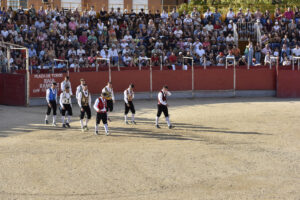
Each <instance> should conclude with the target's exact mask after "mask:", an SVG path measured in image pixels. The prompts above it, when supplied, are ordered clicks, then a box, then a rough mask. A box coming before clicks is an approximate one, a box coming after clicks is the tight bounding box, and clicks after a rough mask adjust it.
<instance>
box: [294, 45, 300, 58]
mask: <svg viewBox="0 0 300 200" xmlns="http://www.w3.org/2000/svg"><path fill="white" fill-rule="evenodd" d="M292 53H293V55H295V56H300V48H299V45H298V44H297V45H296V47H295V48H293V50H292Z"/></svg>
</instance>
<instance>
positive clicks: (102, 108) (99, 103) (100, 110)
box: [94, 92, 109, 135]
mask: <svg viewBox="0 0 300 200" xmlns="http://www.w3.org/2000/svg"><path fill="white" fill-rule="evenodd" d="M106 95H107V94H106V93H103V92H102V93H101V96H100V97H99V98H97V99H96V101H95V104H94V109H95V111H96V112H97V116H96V125H95V135H99V124H100V122H101V121H102V122H103V125H104V130H105V135H109V132H108V125H107V109H106V108H107V103H106V99H105V96H106Z"/></svg>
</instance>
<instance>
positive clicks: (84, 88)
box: [82, 83, 88, 91]
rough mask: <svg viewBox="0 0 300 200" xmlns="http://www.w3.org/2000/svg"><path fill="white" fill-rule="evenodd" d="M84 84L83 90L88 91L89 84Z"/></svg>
mask: <svg viewBox="0 0 300 200" xmlns="http://www.w3.org/2000/svg"><path fill="white" fill-rule="evenodd" d="M82 86H83V90H84V91H87V89H88V86H87V84H86V83H84V84H83V85H82Z"/></svg>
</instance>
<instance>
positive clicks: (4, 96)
mask: <svg viewBox="0 0 300 200" xmlns="http://www.w3.org/2000/svg"><path fill="white" fill-rule="evenodd" d="M0 104H3V105H11V106H25V105H26V78H25V75H24V74H1V73H0Z"/></svg>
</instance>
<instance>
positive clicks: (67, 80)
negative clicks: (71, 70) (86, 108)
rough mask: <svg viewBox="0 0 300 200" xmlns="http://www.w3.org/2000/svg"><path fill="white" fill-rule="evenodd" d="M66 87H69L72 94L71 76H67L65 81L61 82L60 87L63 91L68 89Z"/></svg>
mask: <svg viewBox="0 0 300 200" xmlns="http://www.w3.org/2000/svg"><path fill="white" fill-rule="evenodd" d="M66 87H69V89H70V93H71V95H72V87H71V82H70V77H69V76H65V80H64V81H63V82H61V84H60V89H61V91H62V92H63V91H65V90H66Z"/></svg>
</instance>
